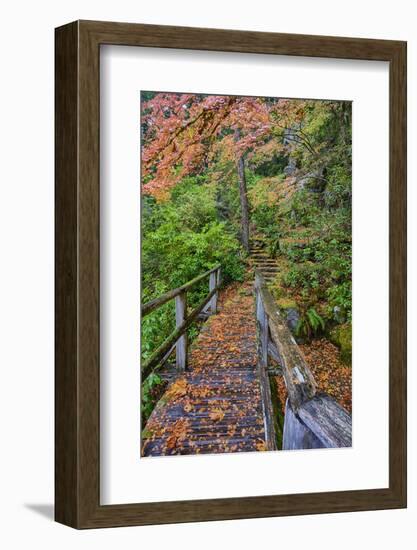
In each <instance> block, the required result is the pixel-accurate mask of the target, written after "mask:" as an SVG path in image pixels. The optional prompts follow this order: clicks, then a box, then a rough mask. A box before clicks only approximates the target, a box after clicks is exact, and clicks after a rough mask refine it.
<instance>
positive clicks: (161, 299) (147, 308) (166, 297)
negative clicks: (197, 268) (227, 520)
mask: <svg viewBox="0 0 417 550" xmlns="http://www.w3.org/2000/svg"><path fill="white" fill-rule="evenodd" d="M219 269H220V264H218V265H216V266H215V267H213V268H212V269H209V270H208V271H206V272H205V273H202V274H201V275H198V277H195V278H194V279H191V281H188V283H185V284H183V285H182V286H179V287H178V288H174V289H173V290H169V291H168V292H167V293H166V294H163V295H162V296H158V298H154V299H153V300H150V301H149V302H146V304H143V306H142V308H141V314H142V317H145V315H148V314H149V313H151V311H154V310H155V309H157V308H159V307H161V306H163V305H164V304H166V303H167V302H169V301H170V300H173V299H174V298H175V297H176V296H179V295H180V294H181V293H182V292H184V291H187V290H188V289H189V288H191V287H192V286H194V285H195V284H197V283H199V282H200V281H202V280H203V279H204V278H205V277H208V276H209V275H210V274H211V273H214V272H215V271H218V270H219Z"/></svg>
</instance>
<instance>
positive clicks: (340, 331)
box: [330, 323, 352, 365]
mask: <svg viewBox="0 0 417 550" xmlns="http://www.w3.org/2000/svg"><path fill="white" fill-rule="evenodd" d="M330 340H331V341H332V342H333V343H334V344H336V346H338V347H339V349H340V358H341V359H342V361H343V362H344V363H347V364H348V365H351V364H352V324H351V323H345V324H343V325H337V326H336V327H335V328H333V329H332V330H331V331H330Z"/></svg>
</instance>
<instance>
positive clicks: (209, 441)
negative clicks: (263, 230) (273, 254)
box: [142, 283, 266, 456]
mask: <svg viewBox="0 0 417 550" xmlns="http://www.w3.org/2000/svg"><path fill="white" fill-rule="evenodd" d="M263 450H266V445H265V431H264V419H263V411H262V402H261V392H260V383H259V376H258V373H257V349H256V325H255V316H254V299H253V291H252V284H251V283H244V284H243V285H241V286H240V287H238V288H236V289H235V291H234V293H233V295H232V297H230V298H229V299H228V300H227V301H226V302H225V303H224V304H222V307H221V311H220V313H219V314H217V315H214V316H213V317H211V318H210V320H209V321H208V322H207V323H206V325H205V326H204V328H203V330H202V331H201V333H200V334H199V336H198V338H197V340H196V341H195V343H194V345H193V349H192V352H191V354H190V358H189V365H188V369H187V370H186V371H185V372H184V373H183V374H181V375H179V376H178V377H177V378H176V379H175V380H174V381H173V382H171V384H170V385H169V387H168V389H167V391H166V392H165V394H164V396H163V397H162V399H161V400H160V402H159V403H158V405H157V406H156V408H155V410H154V411H153V413H152V415H151V416H150V418H149V420H148V422H147V424H146V427H145V430H144V432H143V433H142V456H161V455H162V456H166V455H184V454H207V453H226V452H244V451H246V452H247V451H263Z"/></svg>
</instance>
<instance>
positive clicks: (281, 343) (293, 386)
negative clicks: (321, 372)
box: [255, 270, 316, 411]
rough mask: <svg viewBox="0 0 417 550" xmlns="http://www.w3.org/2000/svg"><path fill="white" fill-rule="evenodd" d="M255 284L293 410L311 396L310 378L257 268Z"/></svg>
mask: <svg viewBox="0 0 417 550" xmlns="http://www.w3.org/2000/svg"><path fill="white" fill-rule="evenodd" d="M255 287H256V291H257V292H259V296H260V301H262V303H263V307H264V309H265V313H266V315H267V317H268V325H269V330H270V333H271V339H272V341H273V343H274V344H275V346H276V349H277V354H278V356H279V357H280V359H281V361H280V364H281V366H282V369H283V375H284V380H285V384H286V387H287V391H288V396H289V398H290V401H291V405H292V407H293V409H294V410H295V411H297V409H298V408H299V407H300V406H301V405H302V403H304V402H305V401H308V400H309V399H311V398H312V397H314V395H315V393H316V383H315V380H314V377H313V375H312V373H311V371H310V369H309V368H308V366H307V363H306V361H305V359H304V356H303V354H302V353H301V350H300V349H299V347H298V346H297V343H296V341H295V339H294V337H293V335H292V334H291V332H290V330H289V328H288V326H287V323H286V322H285V320H284V319H283V318H282V317H281V316H280V312H279V309H278V307H277V305H276V303H275V300H274V298H273V296H272V294H271V293H270V291H269V290H268V288H267V286H266V283H265V279H264V278H263V276H262V275H261V273H259V271H257V270H256V271H255Z"/></svg>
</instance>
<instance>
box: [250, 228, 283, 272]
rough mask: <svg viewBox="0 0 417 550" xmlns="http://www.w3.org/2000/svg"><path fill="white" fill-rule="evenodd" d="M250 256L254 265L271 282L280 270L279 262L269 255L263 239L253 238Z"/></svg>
mask: <svg viewBox="0 0 417 550" xmlns="http://www.w3.org/2000/svg"><path fill="white" fill-rule="evenodd" d="M250 257H251V260H252V265H253V266H254V267H255V268H256V269H258V270H259V271H260V272H261V273H262V275H263V277H264V279H265V281H266V282H267V283H271V282H272V281H273V280H274V279H275V277H276V275H277V273H278V272H279V267H278V262H277V260H276V259H274V258H271V257H270V256H269V254H268V252H267V251H266V250H265V243H264V241H263V240H262V239H260V238H254V239H252V241H251V247H250Z"/></svg>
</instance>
